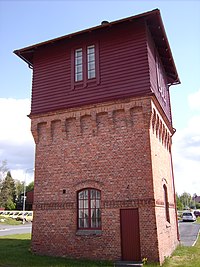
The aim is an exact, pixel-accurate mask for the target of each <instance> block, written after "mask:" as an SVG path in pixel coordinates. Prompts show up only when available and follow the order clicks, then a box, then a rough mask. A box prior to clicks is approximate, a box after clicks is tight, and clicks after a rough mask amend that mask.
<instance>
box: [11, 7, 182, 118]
mask: <svg viewBox="0 0 200 267" xmlns="http://www.w3.org/2000/svg"><path fill="white" fill-rule="evenodd" d="M14 53H15V54H17V55H18V56H19V57H21V58H22V59H23V60H24V61H25V62H27V63H28V64H29V66H30V67H31V68H33V84H32V105H31V115H35V114H41V113H46V112H49V111H55V110H61V109H66V108H71V107H77V106H83V105H86V104H94V103H100V102H104V101H110V100H115V99H124V98H128V97H133V96H142V95H144V96H147V95H152V94H153V95H155V97H156V98H157V100H158V102H159V103H160V105H161V107H162V109H163V111H164V112H165V114H166V116H167V118H168V119H169V121H170V122H171V110H170V98H169V86H170V85H172V84H177V83H179V82H180V81H179V78H178V74H177V71H176V67H175V64H174V61H173V57H172V53H171V50H170V47H169V43H168V40H167V37H166V33H165V30H164V27H163V24H162V20H161V16H160V12H159V10H153V11H151V12H147V13H144V14H140V15H137V16H134V17H130V18H126V19H122V20H119V21H115V22H111V23H108V22H104V23H103V24H102V25H100V26H97V27H94V28H90V29H87V30H84V31H81V32H77V33H74V34H70V35H66V36H63V37H60V38H56V39H53V40H50V41H47V42H43V43H40V44H36V45H33V46H29V47H26V48H23V49H20V50H16V51H14Z"/></svg>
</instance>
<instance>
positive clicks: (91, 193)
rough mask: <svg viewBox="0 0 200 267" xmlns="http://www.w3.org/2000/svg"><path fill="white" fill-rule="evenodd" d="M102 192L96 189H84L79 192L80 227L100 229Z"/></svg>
mask: <svg viewBox="0 0 200 267" xmlns="http://www.w3.org/2000/svg"><path fill="white" fill-rule="evenodd" d="M100 200H101V192H100V191H99V190H96V189H84V190H82V191H79V192H78V229H100V228H101V210H100Z"/></svg>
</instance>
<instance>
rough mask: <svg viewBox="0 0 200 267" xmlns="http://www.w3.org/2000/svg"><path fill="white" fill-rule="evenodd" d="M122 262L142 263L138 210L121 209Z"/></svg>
mask: <svg viewBox="0 0 200 267" xmlns="http://www.w3.org/2000/svg"><path fill="white" fill-rule="evenodd" d="M120 220H121V247H122V248H121V249H122V260H124V261H140V260H141V253H140V229H139V214H138V209H121V210H120Z"/></svg>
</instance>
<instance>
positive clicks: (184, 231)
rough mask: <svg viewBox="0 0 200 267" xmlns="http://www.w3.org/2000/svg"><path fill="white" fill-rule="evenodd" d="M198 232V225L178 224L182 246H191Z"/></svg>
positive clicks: (199, 227) (199, 228)
mask: <svg viewBox="0 0 200 267" xmlns="http://www.w3.org/2000/svg"><path fill="white" fill-rule="evenodd" d="M199 231H200V224H197V223H193V222H182V221H180V222H179V234H180V241H181V244H182V245H183V246H193V245H195V242H196V240H197V237H198V234H199Z"/></svg>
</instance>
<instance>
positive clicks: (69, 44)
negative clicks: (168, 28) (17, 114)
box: [15, 9, 179, 263]
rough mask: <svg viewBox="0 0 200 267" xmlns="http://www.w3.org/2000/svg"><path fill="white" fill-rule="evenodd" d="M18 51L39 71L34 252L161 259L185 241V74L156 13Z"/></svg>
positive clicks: (35, 78) (35, 73) (35, 120)
mask: <svg viewBox="0 0 200 267" xmlns="http://www.w3.org/2000/svg"><path fill="white" fill-rule="evenodd" d="M15 53H16V54H17V55H18V56H19V57H21V58H22V59H23V60H24V61H25V62H27V63H28V65H29V66H30V67H31V68H33V85H32V105H31V113H30V118H31V123H32V126H31V130H32V134H33V137H34V140H35V143H36V156H35V174H36V176H35V177H36V178H35V185H34V207H33V210H34V222H33V232H32V234H33V235H32V249H33V251H34V252H35V253H37V254H45V255H56V256H66V257H71V258H89V259H107V260H114V261H115V260H124V261H140V260H141V259H142V258H144V257H145V258H148V260H149V261H158V262H160V263H162V262H163V261H164V258H165V257H166V256H169V255H170V254H171V253H172V251H173V250H174V249H175V248H176V246H177V244H178V228H177V218H176V207H175V194H174V180H173V179H174V178H173V168H172V158H171V144H172V135H173V134H174V128H173V125H172V117H171V107H170V96H169V87H170V86H171V85H175V84H177V83H179V78H178V74H177V71H176V67H175V64H174V61H173V57H172V54H171V50H170V47H169V43H168V40H167V36H166V33H165V30H164V26H163V23H162V19H161V16H160V12H159V10H157V9H156V10H153V11H150V12H147V13H143V14H139V15H136V16H133V17H129V18H125V19H122V20H118V21H114V22H110V23H109V22H107V21H104V22H102V24H101V25H99V26H97V27H93V28H90V29H86V30H83V31H80V32H77V33H73V34H69V35H66V36H63V37H60V38H56V39H53V40H50V41H46V42H43V43H39V44H36V45H33V46H30V47H26V48H23V49H20V50H16V51H15Z"/></svg>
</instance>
